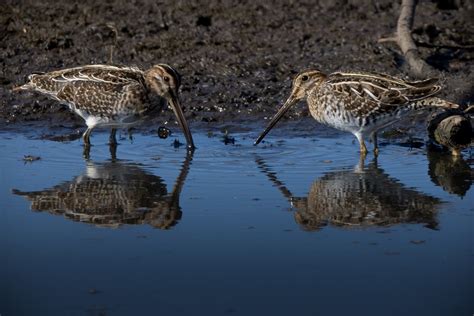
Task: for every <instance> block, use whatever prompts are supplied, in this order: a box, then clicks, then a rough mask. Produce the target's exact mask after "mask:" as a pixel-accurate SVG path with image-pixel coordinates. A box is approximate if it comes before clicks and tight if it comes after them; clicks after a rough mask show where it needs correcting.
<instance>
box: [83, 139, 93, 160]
mask: <svg viewBox="0 0 474 316" xmlns="http://www.w3.org/2000/svg"><path fill="white" fill-rule="evenodd" d="M90 152H91V145H90V144H86V143H84V150H83V151H82V156H83V157H84V159H85V160H89V158H90Z"/></svg>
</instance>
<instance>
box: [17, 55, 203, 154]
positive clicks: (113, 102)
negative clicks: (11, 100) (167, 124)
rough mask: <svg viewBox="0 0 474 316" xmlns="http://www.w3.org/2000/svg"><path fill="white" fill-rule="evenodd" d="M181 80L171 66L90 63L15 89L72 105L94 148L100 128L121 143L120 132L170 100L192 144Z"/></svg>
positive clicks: (39, 76)
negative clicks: (181, 98)
mask: <svg viewBox="0 0 474 316" xmlns="http://www.w3.org/2000/svg"><path fill="white" fill-rule="evenodd" d="M180 84H181V76H180V75H179V74H178V72H177V71H176V70H175V69H173V68H172V67H171V66H168V65H166V64H158V65H155V66H153V67H151V68H150V69H148V70H146V71H142V70H140V69H138V68H134V67H115V66H108V65H89V66H83V67H76V68H69V69H63V70H58V71H53V72H49V73H44V74H32V75H30V76H29V77H28V82H27V83H26V84H24V85H22V86H19V87H16V88H14V89H13V90H14V91H19V90H32V91H37V92H40V93H42V94H45V95H48V96H49V97H51V98H53V99H55V100H58V101H59V102H61V103H64V104H67V105H68V106H69V108H70V109H71V110H72V111H73V112H75V113H76V114H78V115H79V116H81V117H82V118H83V119H84V120H85V122H86V124H87V130H86V131H85V133H84V134H83V139H84V144H85V145H86V146H89V145H90V134H91V132H92V130H93V129H94V128H95V127H108V128H111V129H112V130H111V133H110V143H111V144H112V145H114V144H116V139H115V133H116V129H117V128H129V127H132V126H134V125H137V124H139V123H141V122H142V121H144V120H145V119H147V118H149V117H152V116H153V115H155V114H156V113H158V112H159V111H160V110H161V109H162V108H163V106H164V105H165V104H166V101H167V102H168V103H169V104H170V106H171V108H172V109H173V111H174V114H175V115H176V118H177V120H178V123H179V125H180V126H181V128H182V129H183V131H184V135H185V137H186V141H187V145H188V147H189V148H194V143H193V138H192V135H191V132H190V130H189V127H188V124H187V122H186V119H185V117H184V113H183V110H182V109H181V105H180V102H179V99H178V89H179V86H180Z"/></svg>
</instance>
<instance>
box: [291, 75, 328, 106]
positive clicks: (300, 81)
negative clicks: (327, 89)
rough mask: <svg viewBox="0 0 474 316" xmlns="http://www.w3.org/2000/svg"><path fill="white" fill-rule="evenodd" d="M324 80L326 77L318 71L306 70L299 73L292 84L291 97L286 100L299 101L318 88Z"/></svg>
mask: <svg viewBox="0 0 474 316" xmlns="http://www.w3.org/2000/svg"><path fill="white" fill-rule="evenodd" d="M324 79H326V75H325V74H324V73H322V72H321V71H319V70H307V71H303V72H300V73H299V74H298V75H297V76H296V77H295V78H294V79H293V84H292V91H291V95H290V97H289V98H288V100H290V99H294V100H295V101H296V100H301V99H303V98H304V97H305V96H307V95H308V93H309V92H310V91H311V90H313V89H314V88H316V87H318V86H319V85H320V84H321V83H323V81H324Z"/></svg>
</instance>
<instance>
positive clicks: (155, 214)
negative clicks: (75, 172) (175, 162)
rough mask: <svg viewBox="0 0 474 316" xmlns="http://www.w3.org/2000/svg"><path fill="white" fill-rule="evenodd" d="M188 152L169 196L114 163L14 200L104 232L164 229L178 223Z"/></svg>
mask: <svg viewBox="0 0 474 316" xmlns="http://www.w3.org/2000/svg"><path fill="white" fill-rule="evenodd" d="M192 158H193V152H192V151H189V152H188V153H187V156H186V159H185V160H184V162H183V163H182V167H181V170H180V173H179V175H178V178H177V179H176V182H175V184H174V187H173V190H172V191H171V193H168V191H167V188H166V185H165V183H164V182H163V180H162V179H161V178H160V177H159V176H156V175H154V174H152V173H149V172H148V171H146V170H145V169H143V168H142V167H140V166H139V165H133V164H124V163H121V162H119V161H114V160H112V162H106V163H93V162H90V161H89V162H87V165H86V170H85V172H84V174H82V175H79V176H77V177H75V178H74V179H73V180H71V181H68V182H64V183H62V184H59V185H56V186H54V187H52V188H49V189H45V190H41V191H32V192H23V191H19V190H13V193H14V194H17V195H21V196H25V197H26V198H27V199H28V200H29V201H31V209H32V210H34V211H40V212H49V213H51V214H55V215H64V216H65V217H66V218H69V219H72V220H74V221H79V222H85V223H90V224H94V225H98V226H105V227H118V226H120V225H122V224H148V225H151V226H153V227H155V228H160V229H169V228H171V227H172V226H174V225H176V224H177V223H178V221H179V220H180V219H181V215H182V212H181V208H180V206H179V197H180V194H181V189H182V187H183V185H184V182H185V179H186V176H187V174H188V172H189V168H190V165H191V161H192Z"/></svg>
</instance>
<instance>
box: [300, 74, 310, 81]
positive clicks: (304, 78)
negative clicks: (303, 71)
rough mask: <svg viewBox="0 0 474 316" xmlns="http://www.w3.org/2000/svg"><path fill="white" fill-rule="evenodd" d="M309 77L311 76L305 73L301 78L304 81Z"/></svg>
mask: <svg viewBox="0 0 474 316" xmlns="http://www.w3.org/2000/svg"><path fill="white" fill-rule="evenodd" d="M308 79H309V77H308V76H307V75H304V76H303V77H301V80H302V81H306V80H308Z"/></svg>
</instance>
